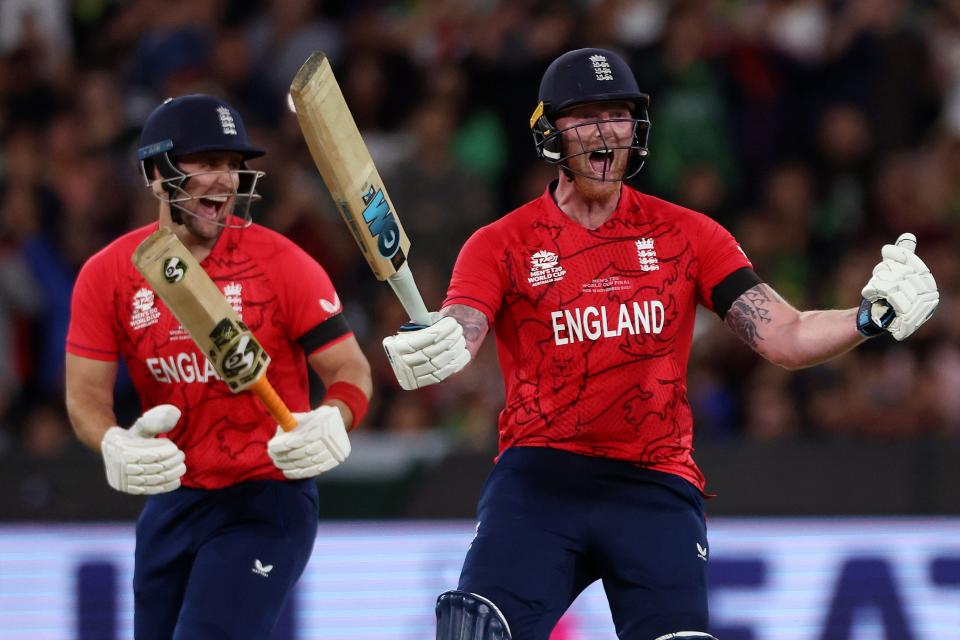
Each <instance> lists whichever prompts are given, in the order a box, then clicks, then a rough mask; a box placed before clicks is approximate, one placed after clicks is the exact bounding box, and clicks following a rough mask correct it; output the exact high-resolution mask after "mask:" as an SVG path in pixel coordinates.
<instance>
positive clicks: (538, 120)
mask: <svg viewBox="0 0 960 640" xmlns="http://www.w3.org/2000/svg"><path fill="white" fill-rule="evenodd" d="M574 106H576V105H574ZM544 109H545V108H544V105H543V103H540V104H539V105H538V106H537V109H536V110H535V111H534V113H533V117H531V119H530V120H531V131H532V133H533V144H534V146H535V148H536V151H537V155H538V156H539V157H540V158H541V159H543V160H544V161H545V162H548V163H550V164H555V165H559V166H561V167H563V169H564V170H565V171H567V172H569V173H572V174H574V175H578V176H582V177H584V178H589V179H591V180H598V181H600V182H619V181H621V180H629V179H630V178H632V177H633V176H635V175H637V174H638V173H639V172H640V169H642V168H643V163H644V162H645V161H646V159H647V155H648V154H649V150H648V149H647V140H648V137H649V135H650V118H649V116H648V115H647V108H646V104H643V105H640V106H639V107H634V108H633V109H631V112H632V113H633V116H634V117H632V118H608V119H604V120H597V121H595V122H584V123H580V124H576V125H573V126H570V127H566V128H564V129H557V128H556V126H555V125H554V123H553V122H552V121H551V120H550V119H549V118H548V117H547V116H546V115H545V114H544V113H543V112H544ZM618 123H622V124H623V125H626V124H627V123H630V126H631V127H632V129H633V132H632V135H631V136H630V138H629V141H621V140H617V139H611V138H610V137H609V136H607V135H606V134H605V133H604V129H605V128H609V126H610V125H614V126H616V125H617V124H618ZM604 125H607V127H604ZM569 132H572V134H570V133H569ZM585 137H589V138H591V139H593V140H595V141H597V142H588V141H587V140H585ZM564 138H566V139H567V144H566V145H564V142H563V141H564ZM598 142H599V144H598ZM564 147H566V148H564ZM618 149H624V150H626V151H627V153H628V157H627V165H626V167H625V168H624V170H623V172H622V175H616V174H610V175H608V174H607V172H606V170H605V171H604V173H603V174H602V175H601V176H600V177H599V178H598V177H597V176H596V175H592V174H586V173H583V172H581V171H577V170H576V169H574V168H572V167H571V166H570V163H569V161H570V159H571V158H574V157H577V156H582V155H589V154H593V153H601V154H604V155H608V156H610V160H611V162H610V165H611V167H610V168H612V160H613V155H612V154H613V153H614V152H615V151H616V150H618Z"/></svg>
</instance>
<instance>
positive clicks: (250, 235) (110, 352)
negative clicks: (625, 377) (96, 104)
mask: <svg viewBox="0 0 960 640" xmlns="http://www.w3.org/2000/svg"><path fill="white" fill-rule="evenodd" d="M156 229H157V224H152V225H148V226H146V227H142V228H140V229H137V230H135V231H132V232H130V233H128V234H126V235H124V236H122V237H120V238H119V239H117V240H115V241H114V242H112V243H111V244H110V245H108V246H107V247H106V248H104V249H103V250H102V251H100V252H99V253H97V254H96V255H94V256H92V257H91V258H90V259H89V260H88V261H87V263H86V264H85V265H84V266H83V268H82V269H81V270H80V274H79V275H78V276H77V282H76V284H75V286H74V290H73V301H72V308H71V314H70V316H71V317H70V328H69V332H68V334H67V351H68V352H69V353H72V354H74V355H77V356H82V357H84V358H93V359H96V360H108V361H112V360H116V359H117V357H118V356H120V357H122V358H123V360H124V362H125V363H126V365H127V368H128V369H129V370H130V374H131V377H132V379H133V384H134V386H135V387H136V390H137V393H138V394H139V396H140V402H141V406H142V407H143V409H144V410H146V409H148V408H150V407H154V406H156V405H158V404H172V405H175V406H177V407H179V408H180V410H181V411H182V412H183V415H182V416H181V418H180V421H179V422H178V423H177V425H176V427H174V429H173V430H172V431H170V433H169V434H167V436H168V437H169V438H170V439H171V440H173V441H174V442H175V443H176V444H177V446H179V447H180V448H181V449H182V450H183V452H184V453H185V454H186V465H187V473H186V475H184V476H183V479H182V483H183V485H184V486H188V487H199V488H204V489H216V488H219V487H224V486H227V485H231V484H234V483H237V482H241V481H243V480H250V479H257V478H273V479H278V480H282V479H283V478H284V476H283V473H282V472H281V471H280V470H279V469H277V468H276V467H275V466H274V465H273V463H272V461H271V460H270V458H269V456H268V455H267V449H266V443H267V440H269V439H270V438H272V437H273V435H274V434H275V433H276V430H277V424H276V421H275V420H274V419H273V418H272V417H271V416H270V414H269V413H268V412H267V410H266V409H265V408H264V407H263V405H262V404H261V403H260V402H259V400H257V398H256V397H255V396H254V395H253V394H251V393H240V394H234V393H232V392H231V391H230V389H229V388H228V387H227V385H226V384H224V383H223V382H221V381H220V379H219V377H218V376H217V374H216V371H214V369H213V366H212V365H211V364H210V363H209V362H208V361H207V359H206V358H205V357H204V356H203V354H202V353H201V351H200V350H199V349H198V348H197V346H196V345H195V344H194V342H193V340H191V339H190V335H189V334H188V333H187V332H186V331H185V330H184V329H183V327H181V326H180V323H179V322H177V320H176V318H174V316H173V314H172V313H171V312H170V310H169V309H167V307H166V305H164V303H163V301H161V300H160V298H159V297H156V296H155V294H154V292H153V290H152V289H151V288H150V286H149V285H148V284H147V282H146V281H145V280H144V279H143V277H142V276H141V275H140V273H139V272H138V271H137V270H136V268H135V267H134V266H133V263H132V262H131V256H132V255H133V251H134V249H136V247H137V245H138V244H139V243H140V241H141V240H143V239H144V238H146V237H147V236H148V235H149V234H151V233H152V232H153V231H155V230H156ZM201 265H202V266H203V268H204V270H205V271H206V272H207V273H208V274H209V275H210V277H211V278H212V279H213V281H214V282H215V283H216V284H217V286H219V287H220V288H221V289H222V290H223V292H224V294H225V295H226V297H227V300H228V301H229V302H230V304H231V306H233V308H234V309H235V310H236V311H237V312H238V313H239V314H240V316H241V318H243V321H244V323H245V324H246V325H247V326H248V327H249V328H250V329H251V330H252V331H253V333H254V335H255V336H256V337H257V339H258V340H259V341H260V343H261V345H262V346H263V348H264V349H265V350H266V351H267V353H268V354H270V357H271V363H270V367H269V369H268V371H267V379H268V380H269V381H270V383H271V384H272V385H273V386H274V388H275V389H276V390H277V393H279V394H280V396H281V397H282V398H283V399H284V401H285V402H286V404H287V406H289V407H290V409H291V411H308V410H309V409H310V407H309V389H308V382H307V362H306V355H308V354H310V353H313V352H314V351H317V350H319V349H323V348H325V347H327V346H330V345H332V344H334V343H336V342H339V341H340V340H343V339H345V338H347V337H349V336H350V335H352V333H351V332H350V330H349V327H348V326H347V324H346V322H345V321H344V319H343V316H342V315H341V305H340V299H339V297H338V296H337V292H336V291H335V290H334V288H333V284H332V283H331V282H330V278H329V277H328V276H327V274H326V272H325V271H324V270H323V268H322V267H321V266H320V265H319V264H317V263H316V261H315V260H313V259H312V258H311V257H310V256H308V255H307V254H306V253H305V252H303V251H302V250H301V249H300V248H299V247H297V246H296V245H295V244H294V243H293V242H291V241H290V240H288V239H287V238H285V237H283V236H282V235H280V234H278V233H276V232H274V231H270V230H269V229H266V228H264V227H261V226H259V225H251V226H249V227H247V228H245V229H233V228H227V229H225V230H224V232H223V235H221V237H220V238H219V239H218V240H217V243H216V244H215V245H214V247H213V250H212V251H211V252H210V255H209V256H207V258H206V259H204V260H203V262H202V263H201Z"/></svg>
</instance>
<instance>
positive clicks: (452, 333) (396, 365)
mask: <svg viewBox="0 0 960 640" xmlns="http://www.w3.org/2000/svg"><path fill="white" fill-rule="evenodd" d="M430 320H431V321H432V324H431V325H430V326H429V327H422V326H420V325H408V326H410V327H411V328H412V330H405V329H401V330H400V333H397V334H396V335H392V336H387V337H386V338H384V339H383V348H384V349H385V350H386V352H387V358H388V359H389V360H390V366H391V367H393V373H394V375H396V376H397V381H398V382H400V386H401V387H403V388H404V389H406V390H407V391H411V390H413V389H419V388H420V387H425V386H427V385H431V384H436V383H437V382H440V381H441V380H445V379H447V378H449V377H450V376H452V375H453V374H455V373H456V372H457V371H460V369H463V368H464V367H465V366H467V363H468V362H470V351H468V350H467V342H466V340H464V338H463V327H461V326H460V323H459V322H457V320H456V319H455V318H451V317H449V316H447V317H440V314H438V313H431V314H430Z"/></svg>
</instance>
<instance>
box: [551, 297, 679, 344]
mask: <svg viewBox="0 0 960 640" xmlns="http://www.w3.org/2000/svg"><path fill="white" fill-rule="evenodd" d="M664 318H665V313H664V307H663V303H662V302H661V301H659V300H644V301H642V302H640V301H638V300H634V301H632V302H630V303H621V304H620V305H618V306H617V307H613V308H612V309H609V310H608V308H607V307H606V306H602V307H575V308H573V309H563V310H560V311H554V312H552V313H551V314H550V323H551V326H552V327H553V343H554V344H556V345H557V346H562V345H565V344H572V343H574V342H583V341H585V340H591V341H593V340H600V339H605V338H618V337H620V336H623V335H638V334H641V333H653V334H659V333H661V332H662V331H663V324H664Z"/></svg>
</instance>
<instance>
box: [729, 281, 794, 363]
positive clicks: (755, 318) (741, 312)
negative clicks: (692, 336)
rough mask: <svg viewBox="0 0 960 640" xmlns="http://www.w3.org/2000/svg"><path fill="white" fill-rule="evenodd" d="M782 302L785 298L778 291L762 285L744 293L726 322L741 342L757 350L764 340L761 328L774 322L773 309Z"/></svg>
mask: <svg viewBox="0 0 960 640" xmlns="http://www.w3.org/2000/svg"><path fill="white" fill-rule="evenodd" d="M782 302H783V298H781V297H780V296H779V295H778V294H777V292H776V291H774V290H773V289H772V288H771V287H770V286H769V285H767V284H764V283H760V284H758V285H756V286H754V287H751V288H750V289H747V290H746V291H744V292H743V293H742V294H741V295H740V297H739V298H737V299H736V300H735V301H734V303H733V305H731V307H730V310H729V311H727V317H726V318H724V322H725V323H726V324H727V326H728V327H730V328H731V329H732V330H733V332H734V333H735V334H737V336H738V337H739V338H740V339H741V340H743V341H744V342H745V343H747V344H748V345H750V347H751V348H754V349H756V347H757V342H759V341H760V340H763V337H762V336H761V335H760V327H761V326H762V325H767V324H770V323H771V322H772V321H773V317H772V307H773V305H776V304H780V303H782Z"/></svg>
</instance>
